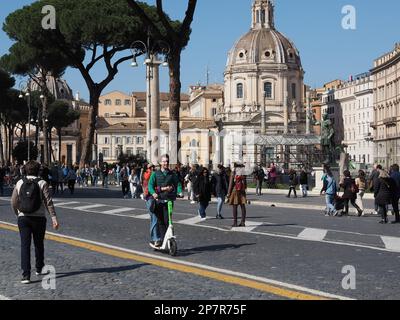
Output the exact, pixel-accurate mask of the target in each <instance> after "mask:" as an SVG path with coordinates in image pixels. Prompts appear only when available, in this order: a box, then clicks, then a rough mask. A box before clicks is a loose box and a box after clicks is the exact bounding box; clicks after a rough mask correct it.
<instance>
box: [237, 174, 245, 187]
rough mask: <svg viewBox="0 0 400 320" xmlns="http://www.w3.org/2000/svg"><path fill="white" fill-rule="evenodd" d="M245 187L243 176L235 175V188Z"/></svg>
mask: <svg viewBox="0 0 400 320" xmlns="http://www.w3.org/2000/svg"><path fill="white" fill-rule="evenodd" d="M244 189H245V187H244V180H243V176H236V177H235V190H237V191H242V190H244Z"/></svg>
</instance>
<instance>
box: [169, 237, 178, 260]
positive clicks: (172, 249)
mask: <svg viewBox="0 0 400 320" xmlns="http://www.w3.org/2000/svg"><path fill="white" fill-rule="evenodd" d="M177 252H178V245H177V243H176V240H175V239H171V240H169V254H170V255H171V256H173V257H175V256H176V253H177Z"/></svg>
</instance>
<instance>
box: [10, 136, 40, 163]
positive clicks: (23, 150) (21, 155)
mask: <svg viewBox="0 0 400 320" xmlns="http://www.w3.org/2000/svg"><path fill="white" fill-rule="evenodd" d="M29 144H30V147H31V150H30V159H29V160H36V159H37V157H38V149H37V147H36V146H35V145H34V144H33V142H32V141H30V143H29ZM12 156H13V158H14V159H15V160H16V161H17V162H18V163H19V164H22V163H23V162H24V160H27V159H28V141H23V140H21V141H20V142H18V143H17V145H16V146H15V148H14V149H13V151H12Z"/></svg>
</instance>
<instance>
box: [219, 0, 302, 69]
mask: <svg viewBox="0 0 400 320" xmlns="http://www.w3.org/2000/svg"><path fill="white" fill-rule="evenodd" d="M252 11H253V21H252V28H251V30H250V31H249V32H248V33H246V34H245V35H244V36H242V37H241V38H240V39H239V40H238V41H237V42H236V43H235V45H234V46H233V48H232V49H231V51H230V52H229V55H228V62H227V67H230V66H234V65H241V64H262V63H266V64H268V63H275V64H293V65H295V66H297V67H298V68H301V60H300V54H299V51H298V50H297V49H296V47H295V45H294V44H293V42H291V41H290V40H289V39H288V38H287V37H285V36H284V35H283V34H282V33H280V32H279V31H277V30H276V29H275V25H274V4H273V3H272V1H271V0H255V1H254V3H253V8H252Z"/></svg>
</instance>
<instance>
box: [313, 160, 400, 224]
mask: <svg viewBox="0 0 400 320" xmlns="http://www.w3.org/2000/svg"><path fill="white" fill-rule="evenodd" d="M322 180H323V188H322V190H321V194H325V199H326V212H325V215H326V216H348V215H349V204H351V205H352V206H353V207H354V208H355V209H356V210H357V214H358V216H359V217H361V216H364V215H365V208H364V204H363V198H364V195H365V193H366V192H368V191H370V192H371V193H373V194H374V200H375V201H374V211H373V214H375V215H379V216H380V218H381V220H380V221H379V223H381V224H387V223H388V222H389V221H388V209H389V206H391V207H392V210H393V213H394V216H395V220H394V221H392V222H391V223H394V224H397V223H400V215H399V199H400V172H399V165H398V164H394V165H392V166H391V167H390V169H389V170H388V171H386V170H384V169H383V168H382V166H381V165H379V164H375V165H374V169H373V171H372V172H371V174H370V176H369V179H367V175H366V173H365V171H363V170H359V171H358V175H357V177H355V178H354V177H352V175H351V173H350V171H349V170H345V171H344V172H343V178H341V179H340V181H339V182H337V181H336V180H335V178H334V175H333V173H332V171H331V169H330V167H329V166H325V167H324V175H323V177H322ZM341 192H342V193H341ZM340 194H341V195H340Z"/></svg>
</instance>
